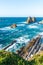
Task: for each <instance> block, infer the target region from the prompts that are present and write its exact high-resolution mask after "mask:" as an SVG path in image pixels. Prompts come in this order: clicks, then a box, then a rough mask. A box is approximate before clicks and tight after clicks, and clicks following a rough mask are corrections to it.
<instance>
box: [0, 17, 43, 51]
mask: <svg viewBox="0 0 43 65" xmlns="http://www.w3.org/2000/svg"><path fill="white" fill-rule="evenodd" d="M26 20H27V18H26V17H19V18H14V17H12V18H0V49H2V48H4V47H5V46H7V45H8V44H10V43H12V41H14V40H16V41H17V42H16V43H14V45H13V46H11V47H10V48H9V49H7V50H10V51H16V50H18V49H19V48H21V47H22V46H24V45H26V44H27V43H28V42H29V41H30V40H31V39H32V38H34V37H35V36H37V35H39V34H42V35H43V25H42V24H38V22H39V21H40V20H43V18H36V21H35V23H31V24H26ZM12 24H17V27H16V28H11V27H10V26H11V25H12Z"/></svg>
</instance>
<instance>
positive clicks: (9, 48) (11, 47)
mask: <svg viewBox="0 0 43 65" xmlns="http://www.w3.org/2000/svg"><path fill="white" fill-rule="evenodd" d="M13 48H16V46H15V43H14V44H13V45H12V46H10V47H8V48H7V49H6V51H8V50H11V49H13Z"/></svg>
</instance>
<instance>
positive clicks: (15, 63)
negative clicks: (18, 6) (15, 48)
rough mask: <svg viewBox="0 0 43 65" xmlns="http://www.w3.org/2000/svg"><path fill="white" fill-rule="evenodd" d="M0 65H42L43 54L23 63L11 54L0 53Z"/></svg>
mask: <svg viewBox="0 0 43 65" xmlns="http://www.w3.org/2000/svg"><path fill="white" fill-rule="evenodd" d="M0 65H43V54H38V55H34V56H33V58H32V59H31V60H29V61H25V60H24V59H22V58H21V57H19V56H18V55H17V54H15V53H13V52H7V51H4V50H2V51H0Z"/></svg>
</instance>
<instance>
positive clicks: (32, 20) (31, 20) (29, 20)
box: [26, 17, 36, 24]
mask: <svg viewBox="0 0 43 65" xmlns="http://www.w3.org/2000/svg"><path fill="white" fill-rule="evenodd" d="M35 21H36V19H35V17H28V18H27V21H26V22H27V24H29V23H32V22H35Z"/></svg>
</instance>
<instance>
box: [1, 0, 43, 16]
mask: <svg viewBox="0 0 43 65" xmlns="http://www.w3.org/2000/svg"><path fill="white" fill-rule="evenodd" d="M0 16H15V17H16V16H43V0H0Z"/></svg>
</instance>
